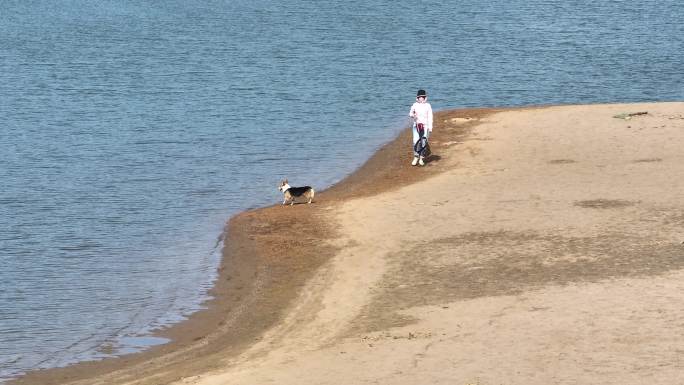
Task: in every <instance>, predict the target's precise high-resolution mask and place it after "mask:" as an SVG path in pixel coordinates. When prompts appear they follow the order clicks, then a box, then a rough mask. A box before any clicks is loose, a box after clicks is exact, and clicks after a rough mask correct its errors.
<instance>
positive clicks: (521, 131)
mask: <svg viewBox="0 0 684 385" xmlns="http://www.w3.org/2000/svg"><path fill="white" fill-rule="evenodd" d="M638 112H647V113H646V114H639V115H634V116H629V115H628V114H630V113H638ZM431 146H432V149H433V156H432V157H431V159H430V161H429V162H428V163H427V165H426V166H425V167H412V166H411V165H410V160H411V159H410V139H409V132H408V131H406V132H403V133H402V134H401V135H400V136H399V137H398V138H396V139H395V140H394V141H392V142H391V143H388V144H387V145H386V146H384V147H383V148H381V149H379V150H378V152H377V153H376V154H375V155H374V156H373V157H372V158H371V159H370V160H369V161H368V162H367V163H366V164H365V165H364V166H363V167H362V168H361V169H359V170H358V171H357V172H355V173H354V174H352V175H350V176H349V177H348V178H346V179H345V180H343V181H341V182H340V183H339V184H337V185H335V186H333V187H332V188H330V189H328V190H327V191H324V192H322V193H320V194H317V196H316V197H317V199H316V201H315V202H314V203H313V204H311V205H306V204H300V205H295V206H292V207H290V206H280V205H278V204H275V205H274V206H271V207H266V208H261V209H257V210H252V211H248V212H245V213H242V214H239V215H237V216H236V217H234V218H232V219H231V220H230V222H229V223H228V225H227V232H226V237H227V239H226V248H225V250H224V261H223V264H222V266H221V274H220V278H219V281H218V282H217V285H216V288H215V289H214V291H213V293H212V294H213V295H214V296H215V299H214V300H212V301H211V302H210V303H209V304H207V306H208V310H205V311H202V312H199V313H197V314H196V315H194V316H193V317H192V318H191V319H190V320H189V321H187V322H184V323H182V324H180V325H177V326H175V327H172V328H170V329H169V330H167V331H165V332H164V333H163V335H164V336H168V337H171V338H172V339H173V340H174V342H173V343H170V344H167V345H164V346H161V347H157V348H154V349H151V350H149V351H147V352H145V353H141V354H135V355H130V356H126V357H123V358H120V359H114V360H106V361H102V362H93V363H84V364H79V365H75V366H72V367H69V368H64V369H54V370H48V371H43V372H36V373H32V374H30V375H28V376H25V377H23V378H21V379H20V380H18V381H15V382H13V384H72V385H76V384H78V385H85V384H88V385H95V384H130V385H133V384H136V385H137V384H140V385H147V384H201V385H219V384H220V385H223V384H268V383H273V384H297V385H301V384H366V383H368V384H406V385H409V384H449V385H474V384H478V385H495V384H496V385H500V384H526V385H530V384H539V385H548V384H645V383H648V384H668V385H671V384H684V269H683V268H684V203H683V202H684V152H682V148H684V103H682V102H672V103H643V104H613V105H587V106H552V107H529V108H518V109H469V110H453V111H443V112H439V113H437V114H436V116H435V132H434V135H433V137H432V139H431ZM292 182H293V184H300V183H298V182H300V181H292ZM301 182H302V183H301V184H304V183H306V181H301ZM274 188H275V183H274ZM274 203H276V202H274Z"/></svg>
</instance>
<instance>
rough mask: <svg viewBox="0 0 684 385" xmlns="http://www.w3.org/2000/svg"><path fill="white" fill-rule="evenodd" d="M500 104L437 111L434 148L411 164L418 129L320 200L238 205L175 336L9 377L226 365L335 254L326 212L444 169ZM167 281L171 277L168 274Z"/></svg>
mask: <svg viewBox="0 0 684 385" xmlns="http://www.w3.org/2000/svg"><path fill="white" fill-rule="evenodd" d="M500 111H503V110H501V109H462V110H450V111H441V112H438V113H436V114H435V132H434V134H433V135H432V137H431V147H432V149H433V156H432V157H431V159H430V161H429V162H428V164H427V166H426V167H420V168H419V167H412V166H411V165H410V164H409V162H410V159H411V147H410V141H411V133H410V130H403V131H402V133H401V134H400V135H399V136H398V137H397V138H395V139H394V140H392V141H391V142H389V143H388V144H386V145H385V146H383V147H382V148H380V149H379V150H378V151H377V152H376V153H375V154H374V155H373V156H372V157H371V158H370V159H369V160H368V162H366V163H365V164H364V165H363V166H362V167H361V168H359V169H358V170H357V171H356V172H354V173H353V174H351V175H349V176H347V177H346V178H345V179H343V180H342V181H341V182H340V183H337V184H336V185H334V186H332V187H330V188H329V189H327V190H326V191H323V192H321V193H319V194H317V195H316V200H315V204H312V205H297V206H295V207H282V206H280V205H274V206H270V207H265V208H260V209H256V210H250V211H246V212H243V213H240V214H238V215H236V216H234V217H233V218H231V220H230V222H229V223H228V225H227V226H226V233H225V237H226V239H225V247H224V250H223V259H222V263H221V266H220V268H219V277H218V279H217V282H216V284H215V287H214V288H213V289H212V291H211V295H212V296H213V297H214V299H212V300H211V301H209V302H208V303H207V304H206V306H207V309H206V310H202V311H200V312H197V313H195V314H194V315H192V316H191V317H190V319H189V320H187V321H185V322H182V323H180V324H177V325H174V326H172V327H170V328H168V329H166V330H164V331H163V332H161V333H159V334H160V335H161V336H164V337H168V338H170V339H171V340H172V342H170V343H168V344H165V345H161V346H157V347H153V348H151V349H149V350H147V351H145V352H142V353H137V354H131V355H126V356H123V357H120V358H115V359H107V360H103V361H96V362H84V363H79V364H76V365H71V366H69V367H66V368H57V369H49V370H41V371H35V372H31V373H29V374H27V375H25V376H23V377H21V378H19V379H17V380H15V381H12V382H11V384H15V385H16V384H21V385H25V384H41V385H52V384H74V385H75V384H88V385H95V384H124V383H127V384H128V383H130V384H166V383H170V382H173V381H175V380H179V379H181V378H183V377H188V376H193V375H197V374H200V373H205V372H207V371H211V370H214V369H218V368H220V367H223V366H225V365H227V364H228V363H229V361H230V359H231V357H235V356H236V355H238V354H239V353H240V352H242V351H244V350H245V349H246V348H248V347H249V346H250V345H252V344H253V343H254V342H255V341H258V340H259V339H260V338H261V337H260V336H261V335H262V334H263V332H264V331H265V330H267V329H268V328H269V327H271V326H273V325H275V324H276V323H277V322H278V321H279V320H280V319H282V317H283V316H284V313H285V311H286V309H287V307H288V305H289V304H290V303H291V302H292V300H293V299H294V298H296V296H297V294H298V292H299V290H300V289H301V288H302V286H303V285H304V284H305V282H306V281H307V279H308V278H310V277H311V276H312V275H313V274H314V273H315V272H316V270H317V269H318V268H319V267H320V266H321V265H322V264H323V263H325V262H326V261H327V260H329V259H330V257H331V256H333V255H334V254H335V252H336V250H335V248H334V247H332V246H330V244H331V243H330V242H326V241H327V240H331V239H334V238H335V237H336V234H335V228H334V224H332V223H329V222H328V221H326V220H325V218H324V213H325V212H326V211H328V210H329V209H331V208H333V207H334V206H335V205H336V204H338V203H339V202H341V201H344V200H348V199H352V198H358V197H363V196H369V195H374V194H378V193H381V192H384V191H389V190H392V189H396V188H399V187H402V186H406V185H407V184H412V183H416V182H418V181H420V180H422V179H425V178H428V177H430V176H433V175H436V174H437V173H440V172H442V171H444V170H446V169H448V168H449V167H453V166H454V165H456V164H457V160H455V159H444V158H441V157H440V154H441V153H446V151H445V150H446V148H447V147H449V146H452V145H458V144H459V143H460V142H462V141H463V139H464V138H465V137H466V136H467V135H468V134H469V133H470V129H471V128H472V127H474V126H475V125H477V124H478V122H480V120H481V119H483V118H484V117H486V116H488V115H490V114H492V113H496V112H500ZM160 279H163V277H160Z"/></svg>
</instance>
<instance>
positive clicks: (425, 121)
mask: <svg viewBox="0 0 684 385" xmlns="http://www.w3.org/2000/svg"><path fill="white" fill-rule="evenodd" d="M409 117H411V118H413V161H412V162H411V166H415V165H416V164H419V165H421V166H423V165H425V162H424V161H423V155H422V154H420V153H418V152H416V143H418V141H419V140H420V139H421V138H422V137H423V136H425V138H427V137H428V136H430V133H431V132H432V106H431V105H430V103H428V102H427V92H425V90H418V94H417V95H416V102H415V103H413V105H412V106H411V111H410V112H409Z"/></svg>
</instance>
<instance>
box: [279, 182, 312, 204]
mask: <svg viewBox="0 0 684 385" xmlns="http://www.w3.org/2000/svg"><path fill="white" fill-rule="evenodd" d="M278 190H280V191H281V192H282V193H283V197H284V199H283V204H286V203H287V202H290V206H292V205H293V204H295V200H297V199H299V198H303V199H308V200H309V201H308V202H307V203H311V201H312V200H313V198H314V194H315V193H316V192H315V191H314V189H313V187H311V186H304V187H292V186H290V184H289V183H287V179H285V180H283V181H282V182H280V186H278Z"/></svg>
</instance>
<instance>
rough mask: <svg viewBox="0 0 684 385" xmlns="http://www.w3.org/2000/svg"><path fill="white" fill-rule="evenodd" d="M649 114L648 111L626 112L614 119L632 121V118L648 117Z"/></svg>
mask: <svg viewBox="0 0 684 385" xmlns="http://www.w3.org/2000/svg"><path fill="white" fill-rule="evenodd" d="M647 114H648V111H640V112H625V113H623V114H617V115H614V116H613V117H614V118H618V119H624V120H630V119H632V116H638V115H647Z"/></svg>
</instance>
